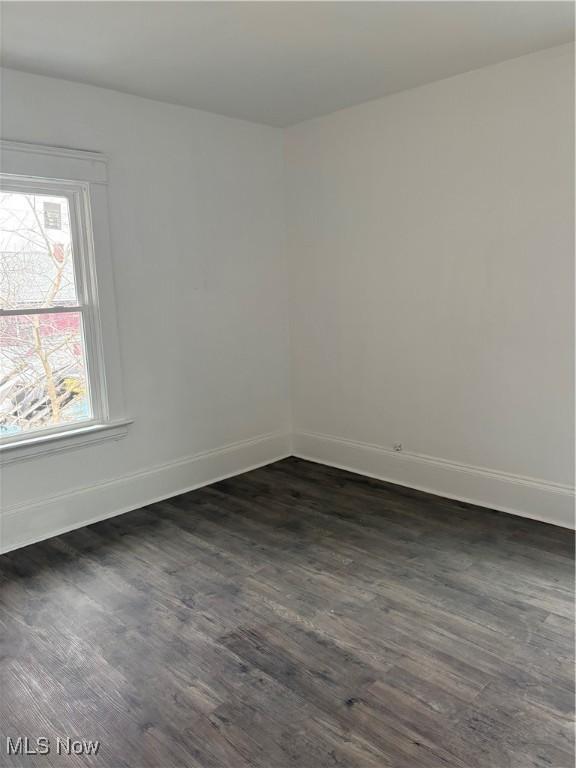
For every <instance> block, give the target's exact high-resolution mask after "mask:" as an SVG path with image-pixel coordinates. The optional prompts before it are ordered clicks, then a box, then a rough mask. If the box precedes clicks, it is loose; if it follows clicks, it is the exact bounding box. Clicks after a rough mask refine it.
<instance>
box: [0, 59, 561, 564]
mask: <svg viewBox="0 0 576 768" xmlns="http://www.w3.org/2000/svg"><path fill="white" fill-rule="evenodd" d="M571 72H572V49H571V47H561V48H556V49H550V50H548V51H544V52H541V53H538V54H534V55H530V56H526V57H522V58H520V59H516V60H514V61H509V62H505V63H503V64H499V65H497V66H494V67H489V68H485V69H481V70H478V71H475V72H471V73H468V74H465V75H462V76H459V77H455V78H451V79H449V80H444V81H441V82H438V83H434V84H431V85H428V86H425V87H422V88H418V89H415V90H412V91H406V92H404V93H401V94H398V95H396V96H392V97H389V98H387V99H382V100H378V101H374V102H369V103H366V104H364V105H361V106H359V107H355V108H352V109H348V110H344V111H341V112H338V113H335V114H333V115H330V116H327V117H324V118H320V119H317V120H314V121H310V122H307V123H303V124H300V125H298V126H296V127H294V128H292V129H289V130H288V131H286V136H285V139H286V146H285V151H286V154H285V158H283V155H282V132H281V131H280V130H278V129H272V128H267V127H263V126H257V125H253V124H249V123H244V122H241V121H235V120H231V119H227V118H223V117H218V116H215V115H210V114H207V113H203V112H199V111H194V110H190V109H187V108H183V107H176V106H169V105H166V104H161V103H156V102H153V101H148V100H144V99H139V98H135V97H131V96H126V95H122V94H119V93H115V92H112V91H107V90H103V89H97V88H92V87H89V86H83V85H79V84H73V83H68V82H64V81H59V80H54V79H48V78H42V77H37V76H33V75H28V74H24V73H19V72H13V71H4V73H3V83H2V86H3V87H2V137H3V138H5V139H12V140H17V141H29V142H38V143H44V144H54V145H60V146H69V147H73V148H79V149H91V150H97V151H101V152H104V153H105V154H106V155H107V156H108V158H109V178H110V182H109V199H110V223H111V235H112V251H113V257H114V262H115V280H116V292H117V298H118V312H119V326H120V327H119V336H120V343H121V349H122V356H123V360H124V384H125V390H126V402H127V407H128V415H130V416H132V417H134V419H135V422H134V424H133V426H132V427H131V429H130V432H129V435H128V437H127V438H125V439H123V440H121V441H119V442H117V443H110V442H109V443H104V444H101V445H95V446H90V447H84V448H81V449H79V450H77V451H75V452H70V453H61V454H53V455H51V456H49V457H45V458H42V459H33V460H30V461H26V462H23V463H21V464H11V465H9V466H6V467H2V469H1V472H0V480H1V502H2V504H1V510H2V514H1V516H0V536H1V538H2V542H0V543H3V546H4V547H5V548H6V549H9V548H11V547H14V546H17V545H19V544H23V543H25V542H27V541H31V540H34V539H37V538H43V537H45V536H48V535H52V534H54V533H56V532H58V531H60V530H64V529H66V528H70V527H76V526H78V525H81V524H83V523H85V522H87V521H89V520H92V519H95V518H98V517H101V516H103V515H107V514H113V513H116V512H119V511H122V510H124V509H128V508H132V507H137V506H140V505H142V504H145V503H147V502H148V501H150V500H152V499H156V498H160V497H166V496H170V495H173V494H176V493H178V492H180V491H182V490H184V489H187V488H190V487H193V486H195V485H197V484H201V483H205V482H209V481H211V480H213V479H215V478H216V477H218V476H220V475H225V474H228V473H234V472H239V471H242V470H244V469H247V468H248V467H249V466H251V465H255V464H258V463H266V462H268V461H271V460H273V459H275V458H278V457H280V456H282V455H286V454H287V453H289V452H290V444H289V436H288V433H289V432H290V397H289V391H288V390H289V380H290V365H289V362H290V361H289V352H288V332H287V331H288V328H287V320H286V318H287V314H288V301H287V299H288V297H287V295H286V291H287V285H286V283H287V279H286V277H287V276H286V269H285V253H284V239H285V213H287V222H288V240H289V253H288V257H289V259H288V260H289V263H290V273H291V274H290V278H291V291H292V295H291V297H290V306H291V313H290V314H291V336H292V338H291V348H292V360H291V389H292V407H293V412H294V415H293V419H294V432H295V434H294V436H293V444H294V452H295V453H297V454H299V455H303V456H308V457H310V458H313V459H316V460H320V461H325V462H327V463H332V464H339V465H343V466H348V467H350V468H352V469H355V470H356V471H359V472H364V473H367V474H372V475H375V476H377V477H382V478H385V479H391V480H394V481H397V482H400V483H405V484H407V485H412V486H416V487H422V488H426V489H429V490H432V491H434V492H437V493H440V494H445V495H448V496H455V497H458V498H465V499H471V500H473V501H476V502H479V503H483V504H486V505H487V506H492V507H498V508H502V509H505V510H510V511H514V512H518V513H520V514H525V515H529V516H533V517H537V518H540V519H545V520H550V521H551V522H556V523H560V524H565V525H566V524H570V522H571V518H572V510H573V503H572V499H571V496H570V491H569V486H571V485H573V457H572V442H573V441H572V432H573V430H572V426H573V417H572V402H573V381H572V370H573V338H572V333H571V328H572V319H573V318H572V310H573V295H572V289H573V277H572V234H573V229H572V218H573V201H572V169H573V147H572V122H573V119H572V91H571V87H572V86H571ZM284 163H285V164H286V179H285V181H286V189H284V178H283V174H284ZM285 192H286V201H285V200H284V193H285ZM285 203H286V205H285ZM162 392H164V394H161V393H162ZM394 442H402V443H403V444H404V449H405V450H404V451H403V452H402V453H400V454H397V453H393V452H391V450H390V448H391V446H392V444H393V443H394Z"/></svg>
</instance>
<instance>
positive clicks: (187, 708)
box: [0, 459, 574, 768]
mask: <svg viewBox="0 0 576 768" xmlns="http://www.w3.org/2000/svg"><path fill="white" fill-rule="evenodd" d="M573 599H574V594H573V537H572V535H571V534H570V532H568V531H567V530H563V529H560V528H555V527H552V526H548V525H544V524H541V523H537V522H533V521H530V520H524V519H521V518H517V517H512V516H508V515H505V514H501V513H495V512H489V511H487V510H483V509H478V508H474V507H471V506H468V505H465V504H460V503H457V502H451V501H447V500H444V499H440V498H437V497H433V496H428V495H426V494H423V493H418V492H415V491H409V490H407V489H403V488H400V487H398V486H392V485H388V484H385V483H380V482H377V481H374V480H369V479H367V478H363V477H360V476H357V475H353V474H349V473H346V472H342V471H339V470H336V469H330V468H328V467H323V466H320V465H315V464H312V463H309V462H305V461H302V460H298V459H287V460H285V461H282V462H278V463H277V464H274V465H271V466H268V467H265V468H263V469H259V470H256V471H254V472H250V473H248V474H245V475H242V476H239V477H236V478H233V479H230V480H226V481H223V482H220V483H218V484H216V485H213V486H211V487H207V488H204V489H202V490H198V491H194V492H192V493H188V494H184V495H182V496H178V497H176V498H173V499H171V500H169V501H166V502H163V503H159V504H154V505H152V506H150V507H147V508H145V509H142V510H138V511H136V512H132V513H129V514H126V515H123V516H121V517H117V518H114V519H111V520H108V521H105V522H102V523H98V524H96V525H91V526H89V527H87V528H83V529H80V530H77V531H74V532H72V533H69V534H66V535H64V536H59V537H58V538H54V539H51V540H50V541H46V542H43V543H41V544H36V545H34V546H30V547H27V548H25V549H21V550H19V551H16V552H12V553H10V554H8V555H5V556H4V557H2V558H0V632H1V650H0V738H1V740H2V742H1V743H0V764H1V765H6V766H27V765H38V766H51V765H56V766H76V765H90V766H92V765H93V766H100V767H101V768H122V767H123V766H129V767H130V768H146V767H147V766H159V767H160V768H171V767H172V766H197V767H202V768H247V767H248V766H258V767H261V768H285V767H288V766H291V767H292V768H328V767H330V768H333V767H339V768H344V767H347V768H360V767H362V768H364V767H366V768H386V766H392V767H393V768H437V767H440V766H442V768H446V767H452V766H458V767H459V768H530V767H531V766H538V768H553V767H556V768H572V766H573V765H574V746H573V736H572V732H573V729H572V710H573V703H574V688H573V651H574V635H573V619H574V609H573ZM7 736H9V737H12V738H13V739H14V740H15V738H16V737H18V736H28V737H29V738H30V739H31V746H34V744H35V740H36V738H37V737H40V736H45V737H49V738H50V739H51V740H52V741H51V746H52V751H51V753H50V754H48V755H38V756H36V757H34V756H28V757H23V756H18V757H16V756H8V755H7V754H6V737H7ZM57 737H60V738H65V737H70V738H73V739H92V740H99V741H100V742H101V746H100V749H99V752H98V754H97V755H95V756H82V757H80V756H77V757H75V756H65V755H58V754H56V752H55V749H56V738H57Z"/></svg>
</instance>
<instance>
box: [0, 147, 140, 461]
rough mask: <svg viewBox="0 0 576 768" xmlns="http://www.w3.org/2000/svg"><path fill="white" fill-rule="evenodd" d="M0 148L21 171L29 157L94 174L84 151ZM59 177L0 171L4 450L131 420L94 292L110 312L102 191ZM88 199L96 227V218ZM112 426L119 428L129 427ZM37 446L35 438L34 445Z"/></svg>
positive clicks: (0, 420) (0, 432)
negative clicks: (102, 269) (102, 276)
mask: <svg viewBox="0 0 576 768" xmlns="http://www.w3.org/2000/svg"><path fill="white" fill-rule="evenodd" d="M6 145H7V146H6ZM2 149H3V150H4V151H3V167H6V150H8V157H9V158H10V159H14V163H13V164H14V165H16V166H18V165H23V166H24V169H25V170H27V169H28V167H29V165H30V163H32V165H33V166H35V167H38V166H40V168H39V169H40V170H41V169H42V166H43V165H46V166H50V170H54V169H57V170H61V171H66V170H70V168H72V170H73V173H71V174H70V175H71V176H75V177H77V176H79V175H81V174H80V173H79V171H81V170H82V168H85V171H86V173H87V175H88V176H89V177H90V176H92V177H93V178H94V168H93V164H94V158H93V157H90V158H87V159H86V161H85V162H87V163H89V164H90V165H86V166H84V165H83V163H82V161H83V160H84V157H83V155H84V153H73V152H71V151H69V150H50V148H34V147H32V149H30V148H29V147H28V146H27V145H13V144H12V143H11V142H3V143H2ZM11 149H12V150H13V152H10V150H11ZM22 153H23V154H24V155H25V156H26V157H25V160H26V162H24V163H22ZM44 154H46V155H47V156H48V159H49V162H48V163H46V161H45V158H43V155H44ZM86 154H90V155H94V153H86ZM18 161H20V162H18ZM100 162H102V161H100ZM47 170H48V168H47ZM63 178H65V177H63V176H60V174H58V177H48V176H30V175H24V174H22V175H19V174H12V173H10V174H7V173H2V174H0V438H1V441H2V447H3V448H10V447H13V448H14V447H18V446H22V444H26V443H28V444H30V439H31V438H41V441H40V442H41V443H43V444H46V440H47V439H49V438H62V437H66V436H68V437H70V436H73V435H74V434H78V433H81V434H82V435H84V436H85V435H87V434H88V435H90V434H92V433H93V432H94V433H100V432H101V431H102V430H104V429H108V430H109V429H110V428H111V427H118V426H119V425H120V426H122V427H125V426H126V424H127V421H126V420H125V419H121V420H120V421H117V420H115V419H114V418H113V417H114V415H119V412H121V411H122V410H123V409H122V404H121V397H120V395H119V389H118V384H119V382H118V381H117V379H118V375H119V365H118V350H117V349H115V342H116V339H114V338H111V339H109V341H110V347H111V352H112V354H111V355H110V354H109V355H108V361H106V355H105V353H104V344H103V335H102V326H101V322H100V314H101V309H102V308H101V307H100V303H101V302H100V301H99V295H100V293H102V296H103V297H104V301H105V302H106V304H107V306H106V310H107V314H108V315H112V317H113V315H114V306H113V293H112V292H111V290H110V283H109V281H108V284H106V281H103V284H102V285H100V284H99V282H100V281H99V280H98V269H97V266H99V265H97V264H96V248H95V242H96V243H98V242H100V243H101V244H102V245H103V246H104V245H106V243H105V236H106V235H107V230H106V229H105V228H104V227H103V225H104V223H105V222H104V220H103V216H105V214H106V210H105V205H103V203H104V202H105V201H104V200H103V198H102V190H100V194H98V191H97V190H95V189H94V188H93V184H91V183H90V181H82V180H79V179H78V178H71V179H70V180H62V179H63ZM91 193H92V194H91ZM94 201H96V208H97V209H98V210H97V211H96V213H97V217H96V218H97V220H99V221H100V224H99V230H100V231H98V232H97V229H98V227H97V228H94V227H93V225H92V213H93V211H92V207H93V206H92V203H94ZM102 250H103V257H106V256H109V254H107V253H106V251H107V248H104V247H103V249H102ZM105 260H106V259H105V258H104V261H105ZM100 266H105V264H104V263H103V264H102V265H100ZM108 266H111V265H110V262H109V261H108ZM109 325H110V324H109ZM110 368H112V370H109V369H110ZM105 369H106V370H105ZM105 374H107V375H105ZM107 378H108V379H110V381H109V382H107ZM115 380H116V381H115ZM110 396H111V397H110ZM110 401H111V402H110ZM110 405H112V411H113V412H114V413H112V414H111V409H110ZM116 433H117V434H116V435H115V436H118V435H120V434H124V433H125V429H124V430H118V429H117V430H116ZM37 443H38V440H35V441H34V445H37ZM32 453H33V454H35V453H36V450H34V451H33V452H32Z"/></svg>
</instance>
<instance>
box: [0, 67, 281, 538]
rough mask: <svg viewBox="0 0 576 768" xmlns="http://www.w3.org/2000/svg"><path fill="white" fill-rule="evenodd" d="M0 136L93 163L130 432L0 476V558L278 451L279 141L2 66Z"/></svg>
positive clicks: (238, 125)
mask: <svg viewBox="0 0 576 768" xmlns="http://www.w3.org/2000/svg"><path fill="white" fill-rule="evenodd" d="M2 138H4V139H11V140H16V141H26V142H38V143H42V144H53V145H58V146H67V147H72V148H77V149H89V150H97V151H100V152H104V153H105V154H106V155H107V156H108V159H109V169H108V170H109V203H110V225H111V240H112V252H113V258H114V266H115V281H116V293H117V300H118V313H119V326H120V328H119V333H120V344H121V350H122V356H123V361H124V385H125V393H126V402H127V408H128V415H129V416H131V417H133V418H134V420H135V421H134V424H133V425H132V427H131V429H130V432H129V435H128V437H127V438H125V439H124V440H121V441H119V442H117V443H105V444H102V445H97V446H91V447H85V448H82V449H79V450H77V451H75V452H69V453H60V454H54V455H51V456H49V457H46V458H43V459H34V460H30V461H26V462H23V463H21V464H10V465H8V466H5V467H3V468H2V472H1V481H2V489H1V490H2V520H1V523H2V532H3V540H4V547H5V548H9V547H11V546H15V545H16V544H18V543H22V542H25V541H28V540H32V539H34V538H38V537H43V536H45V535H47V534H48V533H54V532H55V531H57V530H60V529H63V528H66V527H70V526H76V525H78V524H80V523H81V522H83V521H86V520H90V519H92V518H94V517H98V516H101V515H103V514H110V513H111V512H114V511H118V510H120V509H123V508H127V507H131V506H138V505H140V504H142V503H145V502H146V501H148V500H150V499H153V498H157V497H159V496H162V495H171V494H174V493H177V492H178V491H179V490H182V489H184V488H187V487H190V486H192V485H194V484H196V483H199V482H206V481H207V480H211V479H214V478H215V477H217V476H218V475H220V474H226V473H228V472H235V471H240V470H242V469H245V468H247V467H249V466H250V465H252V464H256V463H260V462H265V461H268V460H271V459H273V458H276V457H278V456H279V455H284V454H286V453H287V452H288V437H287V433H288V431H289V423H288V421H289V402H288V378H289V376H288V353H287V344H288V338H287V321H286V274H285V254H284V220H283V216H284V213H283V186H282V185H283V157H282V134H281V132H280V130H278V129H273V128H268V127H264V126H258V125H254V124H250V123H245V122H242V121H238V120H232V119H228V118H224V117H218V116H215V115H210V114H207V113H204V112H199V111H195V110H191V109H187V108H183V107H176V106H170V105H166V104H161V103H157V102H154V101H148V100H145V99H140V98H136V97H131V96H126V95H123V94H119V93H115V92H113V91H107V90H103V89H98V88H93V87H89V86H84V85H79V84H74V83H69V82H64V81H59V80H55V79H48V78H42V77H37V76H33V75H28V74H24V73H20V72H14V71H8V70H5V71H4V72H3V81H2ZM263 435H272V437H267V438H264V439H259V438H260V437H261V436H263ZM253 439H255V440H254V441H253ZM238 441H249V442H248V443H243V444H242V445H240V446H237V447H234V448H233V449H231V450H225V451H224V452H216V453H214V454H212V453H211V454H210V455H209V456H204V455H203V454H204V453H205V452H207V451H213V450H215V449H220V448H222V447H225V446H229V445H230V444H233V443H234V444H235V443H237V442H238ZM198 454H202V455H201V456H200V457H198ZM190 457H193V460H189V459H190ZM194 457H195V458H194ZM116 481H118V482H116ZM82 489H84V492H80V493H75V491H76V490H80V491H82ZM71 492H72V493H71ZM70 494H71V495H70Z"/></svg>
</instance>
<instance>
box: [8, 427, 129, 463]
mask: <svg viewBox="0 0 576 768" xmlns="http://www.w3.org/2000/svg"><path fill="white" fill-rule="evenodd" d="M130 424H132V419H123V420H122V421H112V422H109V423H108V424H90V426H87V427H79V428H78V429H74V430H70V431H66V432H56V433H53V434H50V435H38V436H35V437H27V438H25V439H24V440H19V441H18V442H17V443H5V444H4V445H0V464H2V465H5V464H12V463H13V462H16V461H25V460H27V459H34V458H37V457H40V456H46V455H48V454H52V453H60V452H61V451H70V450H74V449H76V448H82V447H84V446H85V445H96V444H98V443H103V442H104V441H105V440H120V439H121V438H123V437H126V435H127V434H128V427H129V426H130Z"/></svg>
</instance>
